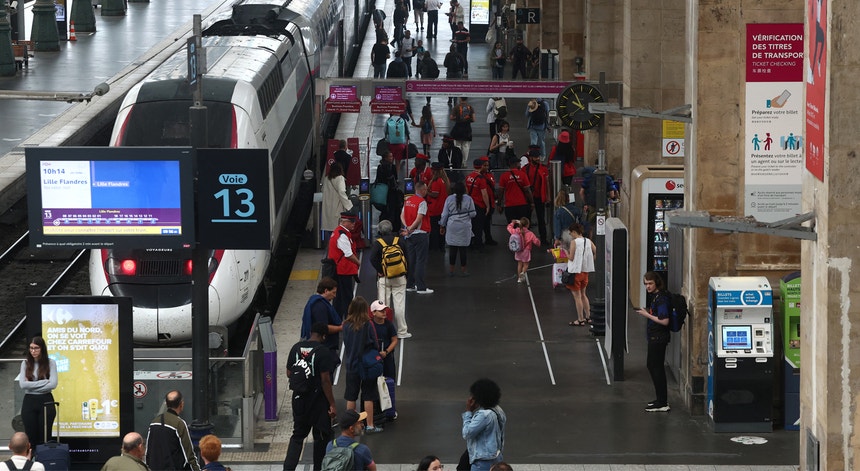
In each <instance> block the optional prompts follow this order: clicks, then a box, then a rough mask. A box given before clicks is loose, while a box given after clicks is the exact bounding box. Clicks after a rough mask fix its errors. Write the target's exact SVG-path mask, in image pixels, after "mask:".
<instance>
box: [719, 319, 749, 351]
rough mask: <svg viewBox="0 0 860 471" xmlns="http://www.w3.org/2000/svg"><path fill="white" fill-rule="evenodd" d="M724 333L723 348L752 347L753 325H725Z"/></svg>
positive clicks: (739, 348)
mask: <svg viewBox="0 0 860 471" xmlns="http://www.w3.org/2000/svg"><path fill="white" fill-rule="evenodd" d="M722 334H723V335H722V342H723V350H751V349H752V326H748V325H724V326H723V332H722Z"/></svg>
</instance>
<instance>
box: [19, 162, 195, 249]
mask: <svg viewBox="0 0 860 471" xmlns="http://www.w3.org/2000/svg"><path fill="white" fill-rule="evenodd" d="M25 153H26V154H25V156H26V165H27V167H26V168H27V174H26V175H27V193H28V210H29V225H30V245H31V246H32V247H35V248H42V247H68V248H188V247H191V244H192V243H193V242H194V207H193V206H194V193H193V161H192V158H193V156H192V149H190V148H178V147H166V148H154V147H149V148H147V147H134V148H130V147H31V148H27V149H26V150H25Z"/></svg>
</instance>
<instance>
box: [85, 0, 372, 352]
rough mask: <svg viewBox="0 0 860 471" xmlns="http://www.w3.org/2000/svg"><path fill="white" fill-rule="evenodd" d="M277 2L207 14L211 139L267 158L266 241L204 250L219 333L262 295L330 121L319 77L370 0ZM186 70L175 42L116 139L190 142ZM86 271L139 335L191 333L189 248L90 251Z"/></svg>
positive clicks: (352, 57) (345, 50) (351, 47)
mask: <svg viewBox="0 0 860 471" xmlns="http://www.w3.org/2000/svg"><path fill="white" fill-rule="evenodd" d="M282 1H284V3H282V4H281V3H277V4H273V3H272V1H271V0H239V1H237V2H236V3H234V4H233V5H231V6H230V8H228V9H226V10H224V11H221V12H216V13H214V14H213V15H211V16H210V17H209V18H208V19H207V20H205V21H204V29H203V40H202V46H203V49H204V51H205V55H206V67H207V69H206V73H205V74H204V75H203V78H202V84H203V85H202V87H203V105H205V106H206V107H207V110H208V119H207V135H208V142H207V145H208V147H210V148H234V149H261V148H262V149H267V150H268V151H269V157H270V160H269V162H270V166H269V172H270V178H269V200H270V201H271V205H270V221H272V231H271V234H272V241H271V247H270V249H269V250H213V251H211V252H210V254H209V264H208V269H209V325H210V330H213V331H214V332H217V333H220V334H222V335H225V334H226V329H225V327H226V326H230V325H231V324H233V323H234V322H235V321H236V320H238V319H239V318H240V317H241V316H242V315H243V314H245V313H246V312H247V311H248V309H249V307H251V306H252V303H253V302H254V301H255V297H261V296H263V297H264V296H265V289H264V288H263V286H262V282H263V278H264V275H265V273H266V268H267V267H268V265H269V261H270V258H271V251H272V250H274V248H275V245H276V242H277V240H278V234H279V232H280V230H281V229H282V227H283V225H284V222H285V221H286V219H287V217H288V215H289V213H290V210H291V208H292V203H293V201H294V197H295V194H296V192H297V190H298V187H299V183H300V180H301V178H302V174H303V172H304V170H305V169H306V168H307V166H308V163H309V161H311V158H312V156H313V154H314V152H317V151H318V149H319V148H320V146H319V143H320V142H321V141H320V140H319V137H320V135H321V132H322V131H321V130H322V129H324V128H325V126H326V125H327V123H326V122H325V121H326V118H325V117H322V118H321V116H322V113H321V110H320V106H319V105H318V104H317V103H316V100H315V96H314V95H315V93H314V84H315V80H314V79H315V78H317V77H337V76H342V75H344V74H345V73H347V72H348V71H349V70H350V69H351V68H352V67H353V66H354V64H355V62H356V59H357V58H356V55H357V53H358V51H359V48H358V47H357V46H358V45H359V44H360V41H361V38H360V36H361V31H362V30H363V29H364V28H366V24H367V18H368V14H369V11H370V10H369V5H368V3H369V2H370V1H371V0H282ZM187 69H188V66H187V55H186V52H185V51H184V50H182V51H181V52H179V53H177V54H175V55H174V56H172V57H170V58H169V59H167V60H166V61H165V62H164V63H162V64H161V65H160V66H159V67H158V68H156V69H155V70H154V71H153V72H152V73H151V74H150V75H149V76H147V77H146V78H145V79H143V80H142V81H141V82H140V83H139V84H137V85H135V86H134V87H133V88H132V89H131V90H130V91H129V92H128V94H127V95H126V97H125V99H124V100H123V103H122V105H121V106H120V110H119V113H118V115H117V118H116V121H115V123H114V127H113V131H112V134H111V145H112V146H189V145H190V142H191V141H190V123H189V107H190V106H191V105H192V95H193V88H192V86H190V85H189V82H188V78H187V76H186V74H187ZM198 165H205V163H204V162H198ZM89 270H90V290H91V292H92V294H94V295H110V296H128V297H131V298H132V302H133V306H134V313H133V317H134V322H133V324H134V339H135V342H136V343H139V344H145V345H170V344H178V343H183V342H187V341H189V340H190V338H191V295H192V289H191V250H190V249H180V250H171V249H145V248H141V249H135V250H113V249H111V250H108V249H98V250H93V251H92V252H91V255H90V263H89ZM224 340H226V339H224Z"/></svg>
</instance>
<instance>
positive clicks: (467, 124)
mask: <svg viewBox="0 0 860 471" xmlns="http://www.w3.org/2000/svg"><path fill="white" fill-rule="evenodd" d="M468 100H469V98H468V97H464V96H462V97H460V103H458V104H457V105H456V106H454V107H453V108H451V116H450V118H451V121H454V126H453V127H452V128H451V137H453V138H454V144H455V145H456V146H457V147H459V148H460V150H461V151H462V152H463V161H464V163H465V162H468V161H469V148H470V147H472V123H473V122H474V121H475V109H474V108H472V105H470V104H469V101H468Z"/></svg>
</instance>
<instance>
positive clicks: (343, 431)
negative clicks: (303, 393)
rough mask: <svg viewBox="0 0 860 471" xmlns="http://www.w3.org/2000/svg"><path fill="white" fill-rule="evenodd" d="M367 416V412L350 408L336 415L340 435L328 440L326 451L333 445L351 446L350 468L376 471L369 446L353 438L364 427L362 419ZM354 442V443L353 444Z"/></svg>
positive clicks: (359, 433)
mask: <svg viewBox="0 0 860 471" xmlns="http://www.w3.org/2000/svg"><path fill="white" fill-rule="evenodd" d="M366 418H367V412H362V413H360V414H359V413H358V412H356V411H354V410H352V409H347V410H345V411H343V412H341V414H340V415H339V416H338V418H337V421H338V424H339V425H340V436H338V437H337V438H335V439H334V440H332V441H330V442H328V444H327V445H326V448H325V451H326V453H328V452H330V451H331V449H332V448H334V447H335V446H338V447H353V448H352V452H353V457H354V460H355V461H354V463H355V466H354V467H353V468H352V469H362V470H367V471H376V463H375V462H374V461H373V454H371V453H370V448H368V447H367V445H365V444H363V443H357V442H358V440H356V439H355V438H356V437H357V436H359V435H361V431H362V430H363V429H364V424H363V423H362V421H364V420H365V419H366ZM353 444H355V445H353Z"/></svg>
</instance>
